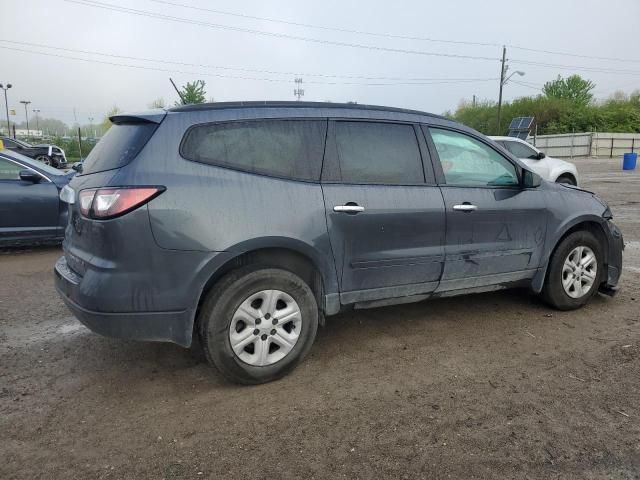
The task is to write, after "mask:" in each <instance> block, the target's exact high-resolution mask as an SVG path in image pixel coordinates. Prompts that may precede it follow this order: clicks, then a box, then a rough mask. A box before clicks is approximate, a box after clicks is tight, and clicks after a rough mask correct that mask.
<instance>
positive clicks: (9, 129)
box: [0, 83, 11, 137]
mask: <svg viewBox="0 0 640 480" xmlns="http://www.w3.org/2000/svg"><path fill="white" fill-rule="evenodd" d="M0 88H1V89H3V90H4V107H5V109H6V111H7V137H10V136H11V124H10V123H9V102H8V101H7V90H9V89H10V88H11V84H10V83H7V86H6V87H5V86H4V85H3V84H1V83H0Z"/></svg>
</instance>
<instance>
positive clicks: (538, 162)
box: [489, 137, 578, 185]
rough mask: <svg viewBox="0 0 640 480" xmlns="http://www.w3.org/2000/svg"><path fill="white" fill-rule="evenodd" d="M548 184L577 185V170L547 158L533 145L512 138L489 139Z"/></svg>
mask: <svg viewBox="0 0 640 480" xmlns="http://www.w3.org/2000/svg"><path fill="white" fill-rule="evenodd" d="M489 138H490V139H491V140H493V141H494V142H496V143H497V144H498V145H500V146H501V147H504V148H505V149H507V150H508V151H509V152H511V153H512V154H513V155H515V156H516V157H518V158H519V159H520V160H522V161H523V162H524V163H525V164H526V165H527V166H529V167H531V170H533V171H534V172H536V173H537V174H538V175H540V176H541V177H542V178H544V179H545V180H548V181H550V182H558V183H566V184H569V185H578V169H577V168H576V166H575V165H574V164H573V163H571V162H566V161H564V160H560V159H559V158H553V157H547V156H546V155H545V154H544V152H541V151H540V150H538V149H537V148H536V147H534V146H533V145H531V144H529V143H527V142H525V141H524V140H521V139H519V138H514V137H489Z"/></svg>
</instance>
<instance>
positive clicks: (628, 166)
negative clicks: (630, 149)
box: [622, 153, 638, 170]
mask: <svg viewBox="0 0 640 480" xmlns="http://www.w3.org/2000/svg"><path fill="white" fill-rule="evenodd" d="M637 161H638V154H637V153H625V154H624V159H623V160H622V169H623V170H635V169H636V162H637Z"/></svg>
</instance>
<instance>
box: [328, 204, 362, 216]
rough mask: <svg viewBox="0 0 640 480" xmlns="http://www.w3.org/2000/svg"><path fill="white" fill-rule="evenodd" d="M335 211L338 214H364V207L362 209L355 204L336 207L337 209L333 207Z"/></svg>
mask: <svg viewBox="0 0 640 480" xmlns="http://www.w3.org/2000/svg"><path fill="white" fill-rule="evenodd" d="M333 211H334V212H338V213H351V214H355V213H360V212H364V207H361V206H360V205H358V204H355V203H347V204H346V205H336V206H335V207H333Z"/></svg>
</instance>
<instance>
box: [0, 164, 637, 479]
mask: <svg viewBox="0 0 640 480" xmlns="http://www.w3.org/2000/svg"><path fill="white" fill-rule="evenodd" d="M576 163H577V164H578V168H579V170H580V172H581V175H582V180H583V185H584V186H585V187H587V188H590V189H593V190H595V191H597V192H598V193H600V194H601V196H602V197H603V198H605V199H606V200H608V201H609V202H610V203H611V206H612V209H613V212H614V215H615V216H616V222H617V223H618V224H619V225H620V227H621V228H622V230H623V232H624V234H625V240H626V241H627V249H626V251H625V269H624V274H623V279H622V291H621V292H620V294H619V295H618V296H617V297H616V298H614V299H610V298H606V297H602V296H599V297H597V298H595V299H594V301H592V302H591V304H589V305H588V306H587V307H586V308H584V309H582V310H580V311H576V312H557V311H553V310H550V309H549V308H547V307H546V306H544V305H543V304H541V303H540V301H539V300H538V299H537V298H535V297H533V296H531V295H530V294H529V293H527V292H525V291H503V292H498V293H492V294H481V295H473V296H467V297H460V298H450V299H442V300H435V301H431V302H424V303H419V304H413V305H405V306H397V307H387V308H382V309H377V310H365V311H358V312H351V313H347V314H342V315H340V316H337V317H332V318H330V319H329V320H328V322H327V326H326V327H325V328H323V329H321V330H320V332H319V334H318V338H317V340H316V344H315V346H314V348H313V350H312V352H311V354H310V356H309V357H308V358H307V360H306V361H305V362H304V363H303V364H302V365H301V366H300V367H299V368H298V369H297V370H296V371H295V372H293V374H291V375H290V376H288V377H287V378H285V379H283V380H281V381H278V382H275V383H272V384H268V385H263V386H258V387H239V386H235V385H231V384H228V383H226V382H225V381H224V380H223V379H222V378H221V377H220V376H219V375H218V373H217V372H216V371H215V370H213V369H212V368H210V367H208V366H207V365H206V364H203V363H200V362H198V361H197V360H195V359H194V357H193V356H192V355H191V354H190V353H189V351H187V350H183V349H181V348H179V347H176V346H173V345H168V344H166V345H165V344H152V343H148V344H146V343H134V342H126V341H120V340H112V339H107V338H103V337H100V336H98V335H95V334H93V333H91V332H89V331H88V330H87V329H86V328H84V327H83V326H81V325H80V323H78V322H77V321H76V320H75V319H74V318H73V317H71V316H70V314H69V312H68V311H67V310H66V308H65V307H64V305H63V304H62V302H61V301H60V300H59V299H58V297H57V295H56V293H55V291H54V288H53V281H52V267H53V263H54V261H55V260H56V258H57V257H58V256H59V255H60V250H59V249H58V248H43V249H33V250H13V251H4V252H1V253H0V479H14V478H29V479H32V478H47V479H50V478H61V479H87V478H100V479H120V478H135V479H146V478H153V479H160V478H164V479H183V478H184V479H187V478H193V479H204V478H211V479H212V478H237V479H245V478H265V479H266V478H269V479H274V478H275V479H279V478H284V479H293V478H331V479H333V478H363V479H371V478H394V479H395V478H399V479H402V478H465V479H469V478H563V479H564V478H576V479H585V478H587V479H589V478H615V479H617V478H625V479H626V478H640V388H639V387H640V172H637V173H630V174H625V173H623V172H621V171H620V167H619V162H617V161H616V162H613V161H604V160H599V161H596V160H578V161H577V162H576Z"/></svg>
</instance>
